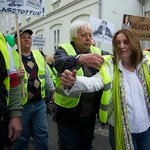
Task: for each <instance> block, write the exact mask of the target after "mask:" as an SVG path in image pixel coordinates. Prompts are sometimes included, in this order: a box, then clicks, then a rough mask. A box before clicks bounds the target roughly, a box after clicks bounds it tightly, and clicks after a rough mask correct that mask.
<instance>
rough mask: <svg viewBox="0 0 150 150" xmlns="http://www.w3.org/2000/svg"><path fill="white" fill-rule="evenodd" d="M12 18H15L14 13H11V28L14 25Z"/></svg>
mask: <svg viewBox="0 0 150 150" xmlns="http://www.w3.org/2000/svg"><path fill="white" fill-rule="evenodd" d="M14 20H15V15H14V14H11V28H14V26H15V23H14Z"/></svg>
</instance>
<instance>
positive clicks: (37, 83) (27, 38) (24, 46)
mask: <svg viewBox="0 0 150 150" xmlns="http://www.w3.org/2000/svg"><path fill="white" fill-rule="evenodd" d="M19 34H20V45H21V54H22V69H21V68H20V63H19V53H18V49H16V50H13V51H12V54H13V58H14V63H15V65H16V68H17V76H18V79H23V80H24V89H25V98H23V97H22V101H23V108H24V109H23V111H22V117H21V123H22V127H23V130H22V134H21V136H20V138H19V139H18V140H16V141H15V142H14V150H27V149H28V143H29V141H30V132H31V128H32V132H33V138H34V148H35V150H37V149H40V150H48V132H47V129H48V122H47V113H46V108H47V106H46V104H45V100H44V97H45V90H44V87H46V89H47V90H48V91H50V92H51V94H52V95H54V92H55V90H54V89H55V87H54V85H53V82H52V80H51V78H50V75H49V71H48V68H47V66H46V63H45V60H44V58H43V56H42V55H41V53H40V52H39V51H38V50H31V49H30V48H31V44H32V38H31V35H32V34H33V32H32V30H30V29H26V30H20V31H19ZM14 42H15V43H16V44H17V46H18V39H17V33H16V34H15V36H14ZM53 98H54V96H53Z"/></svg>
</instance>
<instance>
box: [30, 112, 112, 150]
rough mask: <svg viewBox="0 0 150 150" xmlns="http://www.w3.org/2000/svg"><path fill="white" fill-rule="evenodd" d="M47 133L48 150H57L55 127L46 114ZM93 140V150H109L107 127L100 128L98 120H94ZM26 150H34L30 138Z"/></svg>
mask: <svg viewBox="0 0 150 150" xmlns="http://www.w3.org/2000/svg"><path fill="white" fill-rule="evenodd" d="M48 125H49V126H48V133H49V150H58V145H57V140H58V139H57V126H56V123H55V122H54V121H53V120H52V117H51V116H50V115H49V114H48ZM94 136H95V138H94V139H93V144H92V146H93V150H111V148H110V145H109V139H108V127H104V129H102V128H101V126H100V123H99V120H98V119H97V120H96V126H95V132H94ZM28 150H34V145H33V139H32V138H31V140H30V144H29V148H28Z"/></svg>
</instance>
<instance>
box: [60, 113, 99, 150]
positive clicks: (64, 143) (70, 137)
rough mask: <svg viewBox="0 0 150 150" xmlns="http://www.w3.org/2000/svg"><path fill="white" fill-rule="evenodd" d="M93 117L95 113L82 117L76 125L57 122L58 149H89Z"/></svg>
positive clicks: (93, 122)
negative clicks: (64, 124)
mask: <svg viewBox="0 0 150 150" xmlns="http://www.w3.org/2000/svg"><path fill="white" fill-rule="evenodd" d="M64 117H65V116H64ZM95 118H96V117H95V114H94V115H90V116H89V117H82V118H80V125H79V126H77V127H68V126H63V125H60V124H57V130H58V145H59V150H66V149H67V150H91V145H92V140H93V133H94V127H95Z"/></svg>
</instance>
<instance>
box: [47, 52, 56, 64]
mask: <svg viewBox="0 0 150 150" xmlns="http://www.w3.org/2000/svg"><path fill="white" fill-rule="evenodd" d="M46 63H47V64H49V65H52V64H53V63H54V54H49V55H47V56H46Z"/></svg>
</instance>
